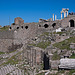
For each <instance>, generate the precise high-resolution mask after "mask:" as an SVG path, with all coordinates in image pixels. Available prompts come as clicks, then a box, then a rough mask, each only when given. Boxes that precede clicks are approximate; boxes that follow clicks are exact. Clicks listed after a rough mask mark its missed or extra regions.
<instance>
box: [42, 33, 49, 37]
mask: <svg viewBox="0 0 75 75" xmlns="http://www.w3.org/2000/svg"><path fill="white" fill-rule="evenodd" d="M45 35H46V36H49V32H44V33H43V34H41V36H45Z"/></svg>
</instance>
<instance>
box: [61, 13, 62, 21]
mask: <svg viewBox="0 0 75 75" xmlns="http://www.w3.org/2000/svg"><path fill="white" fill-rule="evenodd" d="M61 20H62V12H61Z"/></svg>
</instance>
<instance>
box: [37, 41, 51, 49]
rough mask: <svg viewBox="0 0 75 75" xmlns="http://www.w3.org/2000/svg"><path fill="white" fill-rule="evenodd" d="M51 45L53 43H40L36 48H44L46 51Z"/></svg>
mask: <svg viewBox="0 0 75 75" xmlns="http://www.w3.org/2000/svg"><path fill="white" fill-rule="evenodd" d="M50 44H51V42H50V41H46V42H43V41H42V42H39V43H38V44H37V45H36V46H37V47H39V48H43V49H45V48H47V46H49V45H50Z"/></svg>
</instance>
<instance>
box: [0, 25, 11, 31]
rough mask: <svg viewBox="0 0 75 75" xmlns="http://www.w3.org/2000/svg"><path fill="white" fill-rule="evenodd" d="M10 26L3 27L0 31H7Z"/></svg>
mask: <svg viewBox="0 0 75 75" xmlns="http://www.w3.org/2000/svg"><path fill="white" fill-rule="evenodd" d="M9 27H10V26H4V27H2V28H0V31H4V30H8V29H9Z"/></svg>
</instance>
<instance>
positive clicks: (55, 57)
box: [52, 52, 60, 60]
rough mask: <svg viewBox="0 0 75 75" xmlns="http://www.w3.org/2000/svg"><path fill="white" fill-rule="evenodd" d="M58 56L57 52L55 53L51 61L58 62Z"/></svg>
mask: <svg viewBox="0 0 75 75" xmlns="http://www.w3.org/2000/svg"><path fill="white" fill-rule="evenodd" d="M59 59H60V56H59V55H58V54H57V52H55V53H54V54H53V56H52V60H59Z"/></svg>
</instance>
